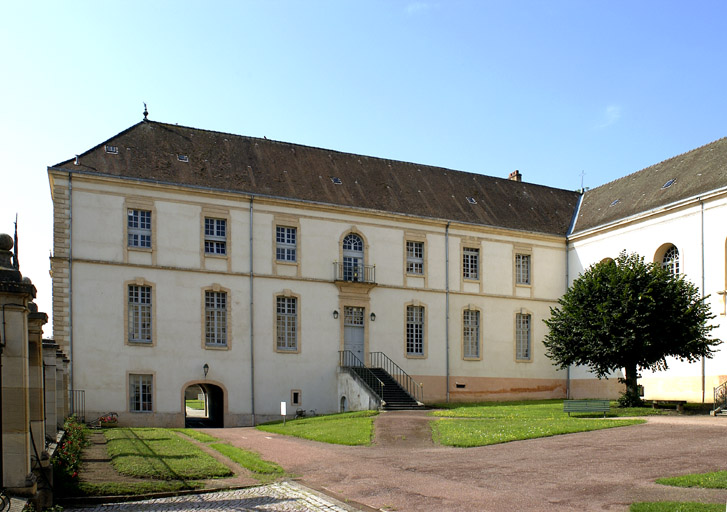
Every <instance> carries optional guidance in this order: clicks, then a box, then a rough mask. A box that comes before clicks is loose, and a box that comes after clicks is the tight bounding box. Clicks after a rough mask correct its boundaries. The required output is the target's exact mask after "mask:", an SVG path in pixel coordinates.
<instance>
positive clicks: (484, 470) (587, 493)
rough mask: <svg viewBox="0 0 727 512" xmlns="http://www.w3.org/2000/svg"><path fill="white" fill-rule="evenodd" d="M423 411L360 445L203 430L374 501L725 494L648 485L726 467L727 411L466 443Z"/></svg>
mask: <svg viewBox="0 0 727 512" xmlns="http://www.w3.org/2000/svg"><path fill="white" fill-rule="evenodd" d="M429 419H430V418H427V417H426V412H421V411H416V412H409V411H400V412H385V413H382V414H381V415H380V416H379V417H378V418H377V420H376V428H377V437H376V441H375V444H374V445H373V446H369V447H348V446H336V445H328V444H324V443H317V442H313V441H307V440H303V439H297V438H293V437H287V436H281V435H276V434H270V433H266V432H261V431H258V430H256V429H253V428H228V429H215V430H207V432H208V433H209V434H211V435H213V436H215V437H218V438H221V439H223V440H225V441H227V442H230V443H232V444H234V445H236V446H240V447H242V448H247V449H250V450H254V451H256V452H258V453H260V454H261V455H262V457H263V458H264V459H268V460H272V461H275V462H277V463H278V464H280V465H281V466H283V467H284V468H285V469H286V470H287V471H288V472H290V473H292V474H294V475H298V476H300V478H301V482H302V483H304V484H306V485H309V486H311V487H314V488H318V489H321V490H324V491H326V492H330V493H332V494H333V495H337V496H345V497H346V498H347V499H350V500H352V502H354V503H355V502H358V503H362V504H365V505H367V506H369V507H372V508H374V509H382V510H392V511H393V510H396V511H420V510H437V511H448V510H451V511H469V510H472V511H489V510H492V511H502V510H538V511H550V510H553V511H567V510H568V511H569V510H573V511H576V510H578V511H584V510H599V511H600V510H614V511H616V510H621V511H625V510H628V507H629V505H630V504H631V503H633V502H636V501H658V500H675V501H702V502H713V503H725V501H726V500H727V491H725V490H713V489H683V488H675V487H667V486H662V485H658V484H655V483H654V480H655V479H656V478H659V477H665V476H676V475H680V474H685V473H698V472H706V471H715V470H720V469H727V461H725V460H724V453H723V451H722V447H723V439H724V437H725V435H727V418H712V417H705V416H661V417H659V416H655V417H650V418H648V423H647V424H644V425H635V426H631V427H623V428H617V429H607V430H599V431H594V432H585V433H578V434H569V435H562V436H555V437H550V438H542V439H532V440H527V441H516V442H512V443H506V444H500V445H493V446H484V447H479V448H466V449H462V448H447V447H441V446H436V445H434V444H432V442H431V440H430V439H429V428H428V426H427V421H428V420H429Z"/></svg>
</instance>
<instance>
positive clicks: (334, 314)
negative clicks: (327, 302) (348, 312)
mask: <svg viewBox="0 0 727 512" xmlns="http://www.w3.org/2000/svg"><path fill="white" fill-rule="evenodd" d="M333 318H338V310H337V309H334V310H333Z"/></svg>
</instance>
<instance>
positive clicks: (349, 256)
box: [343, 233, 364, 281]
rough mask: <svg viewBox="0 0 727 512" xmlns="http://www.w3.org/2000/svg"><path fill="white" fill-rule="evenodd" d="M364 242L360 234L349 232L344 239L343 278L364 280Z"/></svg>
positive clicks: (345, 279) (346, 279)
mask: <svg viewBox="0 0 727 512" xmlns="http://www.w3.org/2000/svg"><path fill="white" fill-rule="evenodd" d="M363 266H364V244H363V240H362V239H361V237H360V236H358V235H356V234H354V233H349V234H348V235H346V237H345V238H344V239H343V280H344V281H362V280H363V278H364V268H363Z"/></svg>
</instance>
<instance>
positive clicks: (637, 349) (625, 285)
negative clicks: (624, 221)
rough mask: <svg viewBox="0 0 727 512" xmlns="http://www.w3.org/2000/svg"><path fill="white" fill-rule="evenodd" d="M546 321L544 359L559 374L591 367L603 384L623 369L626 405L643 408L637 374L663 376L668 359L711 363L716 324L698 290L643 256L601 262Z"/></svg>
mask: <svg viewBox="0 0 727 512" xmlns="http://www.w3.org/2000/svg"><path fill="white" fill-rule="evenodd" d="M558 304H559V307H557V308H551V309H550V312H551V317H550V319H548V320H545V323H546V324H547V326H548V327H549V329H550V332H549V333H548V335H547V336H546V337H545V341H544V344H545V347H546V349H547V350H546V355H547V356H548V357H549V358H550V359H552V360H553V361H554V364H555V365H557V366H559V367H560V368H567V367H568V366H570V365H574V364H577V365H584V366H588V367H589V368H590V370H591V371H592V372H593V373H595V375H596V376H597V377H598V378H599V379H600V378H602V377H607V375H608V374H609V373H611V372H613V371H615V370H618V369H621V368H623V369H624V370H625V375H626V378H625V379H622V381H623V382H625V384H626V393H625V394H624V395H623V396H622V398H621V400H620V402H621V404H622V405H636V404H641V399H640V397H639V393H638V391H637V378H638V376H639V372H640V371H642V370H645V369H648V370H652V371H656V370H666V369H667V363H666V358H667V357H675V358H677V359H679V360H686V361H689V362H694V361H698V360H699V359H700V358H702V357H707V358H709V357H712V355H713V353H714V352H715V350H714V347H716V346H717V345H719V344H720V343H721V341H720V340H717V339H711V338H709V337H708V336H709V333H710V331H711V330H712V329H714V326H713V325H708V322H709V320H711V319H712V318H714V315H713V314H712V313H711V311H710V308H709V305H708V304H706V303H705V301H704V299H703V298H701V297H700V293H699V290H698V289H697V287H696V286H694V285H693V284H692V283H690V282H688V281H686V280H685V279H684V278H683V277H681V276H679V277H677V276H674V275H672V274H671V273H670V272H668V271H666V270H664V269H662V268H661V266H660V265H658V264H655V263H645V262H644V258H642V257H641V256H639V255H638V254H626V252H625V251H624V252H622V253H621V254H620V255H619V256H618V258H616V260H607V261H603V262H601V263H596V264H595V265H592V266H591V267H589V268H588V269H587V270H586V271H585V272H584V273H583V274H582V275H580V276H579V277H578V278H577V279H576V280H575V281H573V284H572V285H571V287H570V288H569V289H568V291H567V292H566V294H565V295H563V297H561V299H560V300H559V301H558Z"/></svg>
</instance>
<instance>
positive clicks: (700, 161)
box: [574, 138, 727, 233]
mask: <svg viewBox="0 0 727 512" xmlns="http://www.w3.org/2000/svg"><path fill="white" fill-rule="evenodd" d="M726 187H727V138H722V139H719V140H716V141H714V142H712V143H710V144H707V145H705V146H702V147H700V148H697V149H693V150H692V151H688V152H687V153H684V154H681V155H678V156H675V157H673V158H670V159H668V160H664V161H663V162H660V163H658V164H656V165H652V166H650V167H647V168H646V169H643V170H641V171H638V172H635V173H633V174H629V175H628V176H624V177H623V178H619V179H617V180H615V181H612V182H611V183H607V184H605V185H602V186H600V187H597V188H594V189H592V190H588V191H586V192H585V194H584V195H583V201H582V204H581V207H580V211H579V213H578V218H577V219H576V224H575V229H574V233H581V232H584V231H588V230H590V229H594V228H598V227H603V226H605V225H607V224H609V223H612V222H615V221H619V220H622V219H627V218H629V217H632V216H635V215H639V214H642V213H645V212H649V211H651V210H655V209H657V208H662V207H665V206H667V205H670V204H673V203H678V202H679V201H683V200H686V199H689V198H694V197H697V196H699V195H700V194H705V193H711V192H713V191H715V190H720V189H724V188H726Z"/></svg>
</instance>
